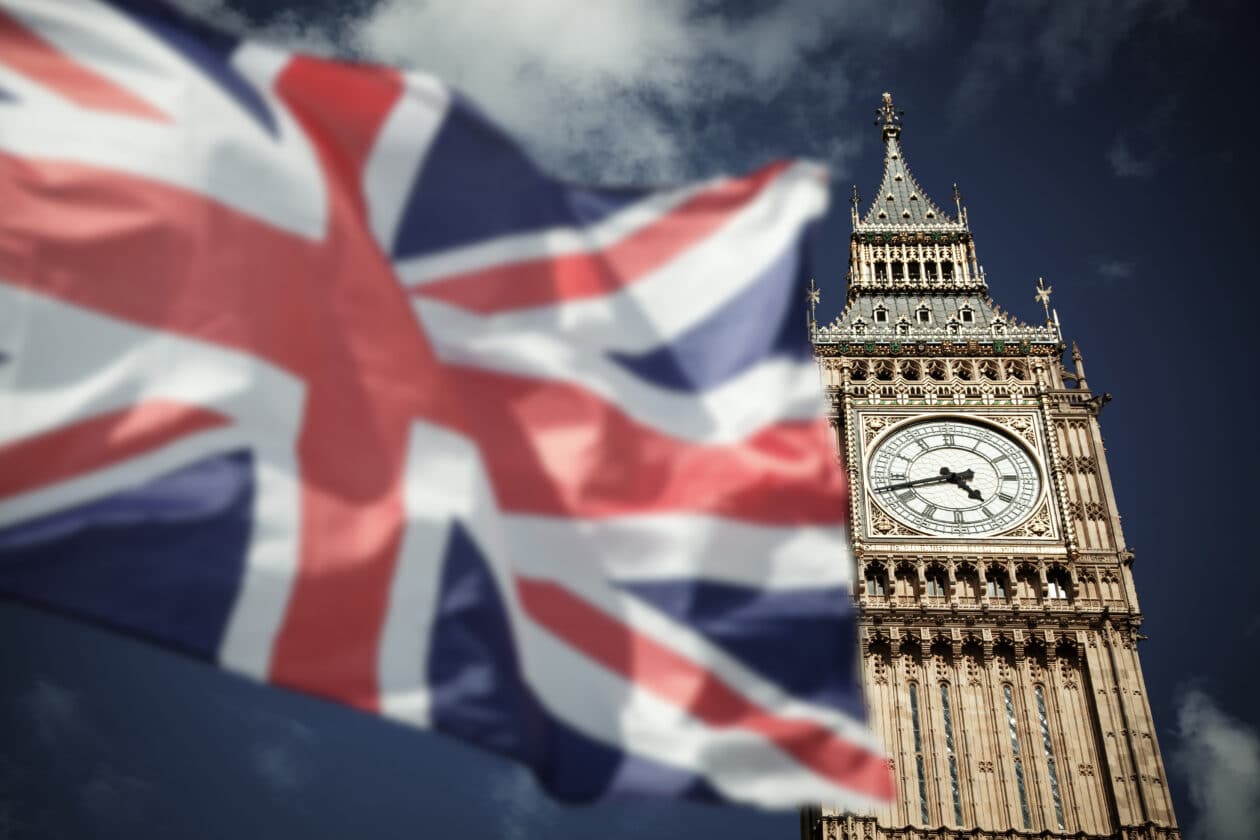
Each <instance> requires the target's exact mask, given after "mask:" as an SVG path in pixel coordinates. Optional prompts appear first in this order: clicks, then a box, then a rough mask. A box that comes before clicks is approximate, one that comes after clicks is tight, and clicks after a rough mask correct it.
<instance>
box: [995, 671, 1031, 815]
mask: <svg viewBox="0 0 1260 840" xmlns="http://www.w3.org/2000/svg"><path fill="white" fill-rule="evenodd" d="M1002 695H1003V697H1004V698H1005V699H1006V728H1007V731H1008V733H1009V734H1010V738H1011V756H1012V759H1013V762H1014V765H1015V786H1016V787H1017V788H1018V789H1019V810H1020V814H1021V815H1022V816H1023V818H1024V828H1026V829H1031V828H1032V812H1031V811H1030V810H1029V809H1028V785H1027V783H1026V782H1025V781H1024V761H1023V757H1022V756H1021V755H1020V752H1019V731H1018V729H1017V727H1016V726H1015V702H1014V698H1013V697H1012V696H1011V686H1010V683H1005V684H1003V685H1002Z"/></svg>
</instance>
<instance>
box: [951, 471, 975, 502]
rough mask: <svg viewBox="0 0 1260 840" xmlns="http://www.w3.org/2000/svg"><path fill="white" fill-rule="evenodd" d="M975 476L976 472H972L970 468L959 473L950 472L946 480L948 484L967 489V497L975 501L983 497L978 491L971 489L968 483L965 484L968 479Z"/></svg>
mask: <svg viewBox="0 0 1260 840" xmlns="http://www.w3.org/2000/svg"><path fill="white" fill-rule="evenodd" d="M975 477H976V474H975V473H974V472H972V471H971V470H963V471H962V472H960V473H950V474H949V477H948V478H947V479H946V480H947V481H948V482H949V483H950V484H953V485H954V486H956V487H957V488H958V489H959V490H965V491H967V498H969V499H976V500H977V501H979V500H981V499H983V498H984V497H983V496H981V495H980V491H979V490H974V489H972V487H971V486H970V485H969V484H967V482H968V481H970V480H971V479H973V478H975Z"/></svg>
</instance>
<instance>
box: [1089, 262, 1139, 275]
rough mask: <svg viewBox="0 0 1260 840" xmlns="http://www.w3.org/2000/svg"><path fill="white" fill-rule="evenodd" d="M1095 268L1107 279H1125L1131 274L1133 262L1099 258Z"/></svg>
mask: <svg viewBox="0 0 1260 840" xmlns="http://www.w3.org/2000/svg"><path fill="white" fill-rule="evenodd" d="M1097 269H1098V273H1099V274H1100V275H1102V276H1103V277H1106V278H1108V279H1109V280H1126V279H1128V278H1130V277H1132V276H1133V263H1131V262H1129V261H1128V260H1100V261H1099V262H1098V265H1097Z"/></svg>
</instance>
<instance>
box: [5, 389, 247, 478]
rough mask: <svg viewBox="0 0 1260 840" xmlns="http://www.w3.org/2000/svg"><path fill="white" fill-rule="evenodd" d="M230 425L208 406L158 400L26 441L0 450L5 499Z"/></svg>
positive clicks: (226, 419)
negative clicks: (175, 441)
mask: <svg viewBox="0 0 1260 840" xmlns="http://www.w3.org/2000/svg"><path fill="white" fill-rule="evenodd" d="M228 422H229V421H228V418H227V417H224V416H223V415H222V414H220V413H218V412H216V411H211V410H209V409H206V408H200V407H198V406H192V405H184V404H181V403H173V402H167V401H164V400H153V401H150V402H146V403H141V404H140V405H136V406H131V407H129V408H124V409H121V410H119V411H112V412H110V413H108V414H100V415H97V416H96V417H92V418H90V419H88V420H81V421H79V422H78V423H74V424H72V425H69V426H62V427H61V428H59V429H54V430H52V431H48V432H42V433H40V434H38V435H32V436H30V437H26V438H22V439H20V440H17V441H14V442H12V443H8V444H5V445H4V446H0V499H2V498H6V497H8V496H16V495H18V494H19V493H28V492H30V491H31V490H35V489H37V488H40V487H44V486H46V485H49V484H56V483H57V482H59V481H65V480H66V479H69V478H75V477H77V476H80V475H82V474H84V473H87V472H91V471H93V470H99V469H101V468H103V467H108V466H110V465H111V464H117V463H119V462H121V461H125V460H126V459H128V458H130V457H133V456H135V455H140V454H142V453H144V452H148V451H150V450H153V449H157V448H159V447H161V446H165V445H166V444H168V443H170V442H172V441H174V440H178V439H179V438H182V437H184V436H185V435H190V434H193V433H195V432H201V431H205V430H206V429H212V428H215V427H217V426H225V425H228Z"/></svg>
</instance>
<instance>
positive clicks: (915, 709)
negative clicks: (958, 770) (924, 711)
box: [910, 683, 929, 825]
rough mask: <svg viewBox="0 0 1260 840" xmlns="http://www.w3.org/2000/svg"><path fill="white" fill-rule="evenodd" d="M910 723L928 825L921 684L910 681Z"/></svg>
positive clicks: (923, 814)
mask: <svg viewBox="0 0 1260 840" xmlns="http://www.w3.org/2000/svg"><path fill="white" fill-rule="evenodd" d="M910 725H911V727H912V729H913V731H914V769H915V773H916V775H917V776H918V781H919V818H920V820H921V821H922V823H923V824H924V825H927V824H928V823H929V818H928V799H927V768H926V767H925V766H924V761H923V733H922V731H921V729H920V726H919V686H918V685H917V684H915V683H910Z"/></svg>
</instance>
